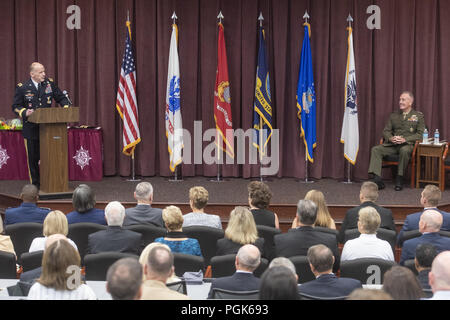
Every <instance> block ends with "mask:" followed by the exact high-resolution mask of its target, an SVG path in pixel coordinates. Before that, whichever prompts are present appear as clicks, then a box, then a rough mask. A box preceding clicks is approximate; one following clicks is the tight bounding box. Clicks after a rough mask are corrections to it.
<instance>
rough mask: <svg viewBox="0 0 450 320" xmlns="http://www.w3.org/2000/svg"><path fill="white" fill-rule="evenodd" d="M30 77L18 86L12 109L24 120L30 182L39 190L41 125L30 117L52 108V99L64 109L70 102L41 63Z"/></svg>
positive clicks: (35, 63)
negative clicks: (39, 109)
mask: <svg viewBox="0 0 450 320" xmlns="http://www.w3.org/2000/svg"><path fill="white" fill-rule="evenodd" d="M30 76H31V79H29V80H28V81H27V82H25V83H23V84H22V83H19V84H18V85H17V86H16V92H15V95H14V101H13V105H12V109H13V112H15V113H16V114H17V115H18V116H19V117H20V118H21V119H22V123H23V129H22V135H23V137H24V139H25V146H26V151H27V156H28V168H29V174H30V180H31V183H32V184H34V185H35V186H36V187H38V188H39V186H40V182H39V159H40V150H39V124H35V123H32V122H28V117H29V116H30V115H31V114H32V113H33V112H34V110H36V109H38V108H50V107H51V105H52V99H54V100H55V101H56V102H57V103H59V104H60V105H61V106H64V107H68V106H69V104H70V101H69V99H68V98H67V96H66V95H65V94H64V93H62V92H61V90H60V89H59V88H58V86H57V85H56V84H55V83H54V81H53V79H51V78H46V77H45V68H44V66H43V65H42V64H40V63H39V62H33V63H32V64H31V66H30Z"/></svg>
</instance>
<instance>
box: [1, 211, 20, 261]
mask: <svg viewBox="0 0 450 320" xmlns="http://www.w3.org/2000/svg"><path fill="white" fill-rule="evenodd" d="M0 251H5V252H10V253H14V255H16V252H15V251H14V244H13V242H12V241H11V237H10V236H7V235H5V230H4V229H3V219H2V217H1V216H0ZM16 256H17V255H16Z"/></svg>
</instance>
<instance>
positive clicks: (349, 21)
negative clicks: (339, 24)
mask: <svg viewBox="0 0 450 320" xmlns="http://www.w3.org/2000/svg"><path fill="white" fill-rule="evenodd" d="M347 22H348V27H349V28H351V27H352V22H353V18H352V16H351V15H350V13H349V14H348V17H347ZM351 165H352V164H351V162H350V161H348V160H347V181H345V180H344V181H342V183H344V184H352V183H353V182H352V180H351V179H350V172H351Z"/></svg>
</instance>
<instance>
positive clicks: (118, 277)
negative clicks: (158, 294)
mask: <svg viewBox="0 0 450 320" xmlns="http://www.w3.org/2000/svg"><path fill="white" fill-rule="evenodd" d="M142 278H143V272H142V266H141V264H140V263H139V261H138V260H137V259H134V258H122V259H120V260H117V261H116V262H114V263H113V264H112V265H111V266H110V267H109V268H108V272H107V273H106V291H107V292H108V293H109V294H110V295H111V297H112V299H113V300H140V299H141V296H142Z"/></svg>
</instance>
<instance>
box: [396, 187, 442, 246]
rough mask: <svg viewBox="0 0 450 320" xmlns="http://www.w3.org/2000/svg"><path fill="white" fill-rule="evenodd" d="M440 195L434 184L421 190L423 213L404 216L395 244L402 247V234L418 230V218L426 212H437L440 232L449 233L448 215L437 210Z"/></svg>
mask: <svg viewBox="0 0 450 320" xmlns="http://www.w3.org/2000/svg"><path fill="white" fill-rule="evenodd" d="M441 197H442V193H441V190H440V189H439V187H437V186H435V185H434V184H429V185H426V186H425V188H424V189H423V191H422V193H421V197H420V204H421V205H422V206H423V211H420V212H416V213H412V214H408V215H407V216H406V219H405V222H404V223H403V227H402V230H400V233H399V234H398V238H397V244H398V246H402V244H403V234H404V233H405V232H406V231H411V230H418V229H419V221H420V216H421V215H422V213H424V212H425V211H426V210H437V211H439V212H440V213H441V214H442V226H441V230H446V231H450V213H448V212H445V211H441V210H438V208H437V205H438V204H439V201H440V200H441Z"/></svg>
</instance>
